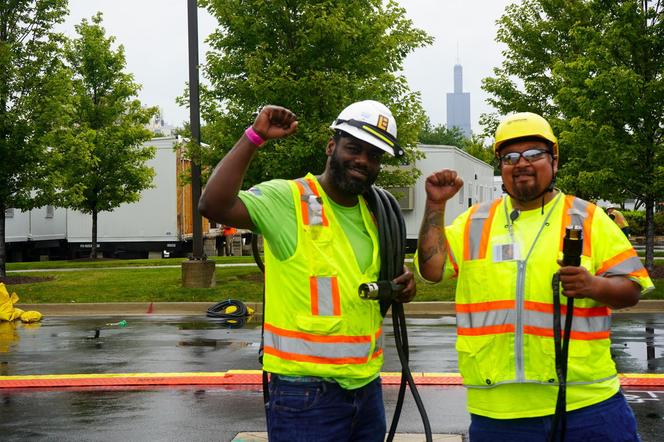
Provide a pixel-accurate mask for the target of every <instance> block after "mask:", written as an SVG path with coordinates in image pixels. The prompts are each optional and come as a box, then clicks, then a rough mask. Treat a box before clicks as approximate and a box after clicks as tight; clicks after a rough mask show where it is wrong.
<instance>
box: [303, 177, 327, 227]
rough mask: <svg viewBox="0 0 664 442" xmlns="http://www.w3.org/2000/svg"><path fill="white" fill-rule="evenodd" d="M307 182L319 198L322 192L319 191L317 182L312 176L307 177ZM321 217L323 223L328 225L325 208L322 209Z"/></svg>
mask: <svg viewBox="0 0 664 442" xmlns="http://www.w3.org/2000/svg"><path fill="white" fill-rule="evenodd" d="M305 181H306V182H307V183H309V187H310V188H311V191H312V192H313V194H314V195H316V197H317V198H320V193H319V192H318V188H317V187H316V183H315V182H314V180H312V179H311V178H308V179H305ZM321 217H322V218H323V225H324V226H327V225H328V223H327V216H326V215H325V208H324V207H323V209H322V210H321Z"/></svg>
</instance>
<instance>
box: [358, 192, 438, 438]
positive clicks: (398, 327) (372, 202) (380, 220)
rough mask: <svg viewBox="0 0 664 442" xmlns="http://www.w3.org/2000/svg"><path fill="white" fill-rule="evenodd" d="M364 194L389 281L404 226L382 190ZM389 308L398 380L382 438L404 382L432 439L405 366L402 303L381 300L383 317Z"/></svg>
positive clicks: (398, 261)
mask: <svg viewBox="0 0 664 442" xmlns="http://www.w3.org/2000/svg"><path fill="white" fill-rule="evenodd" d="M364 196H365V198H366V199H367V203H368V204H369V208H370V209H371V211H372V213H373V214H374V216H375V217H376V221H377V224H378V237H379V240H380V258H381V269H380V274H379V278H378V279H380V280H382V281H392V280H393V279H394V278H396V277H397V276H399V275H400V274H401V273H403V264H404V259H405V257H406V225H405V222H404V219H403V215H402V214H401V209H400V207H399V203H398V202H397V200H396V199H395V198H394V197H393V196H392V195H391V194H390V193H389V192H387V191H385V190H383V189H380V188H377V187H372V189H371V191H369V192H367V193H366V194H365V195H364ZM390 307H391V308H392V326H393V329H394V341H395V347H396V350H397V354H398V355H399V361H400V362H401V383H400V385H399V394H398V396H397V403H396V406H395V409H394V415H393V417H392V424H391V425H390V430H389V433H388V436H387V439H386V440H387V441H388V442H391V441H392V440H393V439H394V435H395V433H396V429H397V426H398V424H399V418H400V416H401V410H402V408H403V401H404V398H405V393H406V385H408V386H409V387H410V391H411V393H412V395H413V399H414V400H415V404H416V405H417V409H418V411H419V412H420V416H421V417H422V423H423V424H424V433H425V436H426V440H427V442H430V441H432V435H431V425H430V423H429V418H428V416H427V412H426V410H425V408H424V404H423V402H422V399H421V397H420V395H419V392H418V391H417V386H416V385H415V381H414V380H413V376H412V374H411V372H410V367H409V348H408V333H407V329H406V317H405V315H404V311H403V305H402V304H401V303H399V302H394V301H392V302H381V313H382V314H383V316H385V314H386V312H387V310H388V309H389V308H390Z"/></svg>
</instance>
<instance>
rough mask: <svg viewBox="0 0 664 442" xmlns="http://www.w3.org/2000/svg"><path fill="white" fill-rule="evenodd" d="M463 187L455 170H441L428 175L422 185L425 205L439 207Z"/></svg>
mask: <svg viewBox="0 0 664 442" xmlns="http://www.w3.org/2000/svg"><path fill="white" fill-rule="evenodd" d="M462 186H463V180H462V179H461V177H459V176H458V175H457V173H456V171H455V170H450V169H443V170H439V171H438V172H434V173H432V174H431V175H429V176H428V177H427V179H426V181H425V183H424V189H425V190H426V192H427V203H428V204H436V205H441V204H445V203H446V202H447V201H448V200H449V199H450V198H452V197H453V196H454V195H456V193H457V192H458V191H459V189H461V187H462Z"/></svg>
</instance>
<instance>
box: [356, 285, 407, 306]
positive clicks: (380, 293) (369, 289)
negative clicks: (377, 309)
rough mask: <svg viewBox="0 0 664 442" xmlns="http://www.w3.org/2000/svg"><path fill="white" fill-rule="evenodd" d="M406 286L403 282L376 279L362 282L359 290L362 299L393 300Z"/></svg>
mask: <svg viewBox="0 0 664 442" xmlns="http://www.w3.org/2000/svg"><path fill="white" fill-rule="evenodd" d="M404 288H405V286H404V285H403V284H395V283H393V282H392V281H375V282H365V283H363V284H360V287H359V288H358V290H357V292H358V294H359V295H360V298H362V299H368V300H374V301H376V300H377V301H392V300H394V298H395V297H396V296H397V295H398V294H399V293H401V292H402V291H403V289H404Z"/></svg>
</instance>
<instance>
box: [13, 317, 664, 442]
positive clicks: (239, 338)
mask: <svg viewBox="0 0 664 442" xmlns="http://www.w3.org/2000/svg"><path fill="white" fill-rule="evenodd" d="M122 319H126V320H127V326H126V327H124V328H121V327H119V326H118V325H107V324H114V323H117V322H119V321H120V320H122ZM454 323H455V322H454V317H453V316H438V317H427V318H415V317H410V318H409V319H408V335H409V340H410V360H411V363H410V366H411V369H412V370H413V371H414V372H435V373H440V372H456V371H457V365H456V354H455V351H454V332H455V329H454ZM97 329H99V330H100V331H99V337H98V338H95V334H96V330H97ZM385 334H386V339H385V342H386V344H388V345H387V347H386V357H385V359H386V363H385V366H384V368H383V371H385V372H390V371H393V372H395V371H400V366H399V363H398V358H397V355H396V351H395V349H394V346H393V342H394V341H393V336H392V328H391V325H390V324H389V321H388V323H387V324H386V326H385ZM259 341H260V325H259V324H258V323H256V322H251V321H250V322H249V323H248V324H246V325H245V327H243V328H239V329H232V328H228V327H226V326H223V325H221V324H220V323H219V321H218V320H215V319H210V318H205V317H202V316H150V315H144V316H136V317H121V316H95V317H47V318H46V319H45V320H44V321H43V322H42V323H41V324H37V325H33V326H25V325H21V324H10V323H0V375H3V376H8V375H28V374H30V375H37V374H70V373H148V372H162V373H163V372H219V371H226V370H233V369H259V368H260V365H259V363H258V360H257V351H258V345H259ZM612 352H613V354H614V357H615V359H616V362H617V365H618V370H619V371H620V372H622V373H663V372H664V315H657V314H621V315H616V316H614V326H613V345H612ZM397 391H398V387H397V386H384V396H385V403H386V409H387V413H388V421H390V420H391V415H392V412H393V409H394V405H395V402H396V397H397ZM419 391H420V395H421V396H422V399H423V401H424V404H425V406H426V409H427V411H428V413H429V418H430V421H431V427H432V430H433V432H434V433H459V434H464V433H465V432H466V430H467V427H468V424H469V417H468V414H467V412H466V410H465V390H464V389H463V387H458V386H420V387H419ZM625 393H626V395H627V397H628V400H629V401H630V404H631V406H632V407H633V409H634V411H635V414H636V416H637V420H638V422H639V429H640V432H641V436H642V439H643V441H644V442H651V441H653V442H654V441H658V440H661V437H662V436H661V435H662V434H664V388H659V389H657V388H654V387H650V388H648V387H639V388H636V387H627V388H625ZM262 410H263V409H262V393H261V391H260V388H259V387H258V386H240V387H232V386H195V387H182V386H178V387H177V388H172V387H152V386H151V387H142V388H140V389H138V388H136V387H132V388H131V389H127V388H115V389H105V390H99V389H82V388H78V389H58V390H52V389H29V390H28V389H23V390H0V434H1V435H2V436H0V438H1V439H2V440H12V441H13V440H89V441H97V440H98V441H102V440H103V441H116V440H118V441H119V440H123V441H126V440H132V441H133V440H136V441H185V440H186V441H211V440H218V441H228V440H232V439H233V437H235V435H236V434H238V433H240V432H244V431H265V421H264V415H263V411H262ZM388 423H389V422H388ZM422 428H423V427H422V423H421V421H420V417H419V414H418V412H417V408H416V406H415V403H414V402H413V400H412V397H411V396H410V395H409V394H408V395H407V397H406V403H405V406H404V410H403V413H402V416H401V419H400V424H399V430H398V431H399V432H400V433H401V432H403V433H421V432H422Z"/></svg>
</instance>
